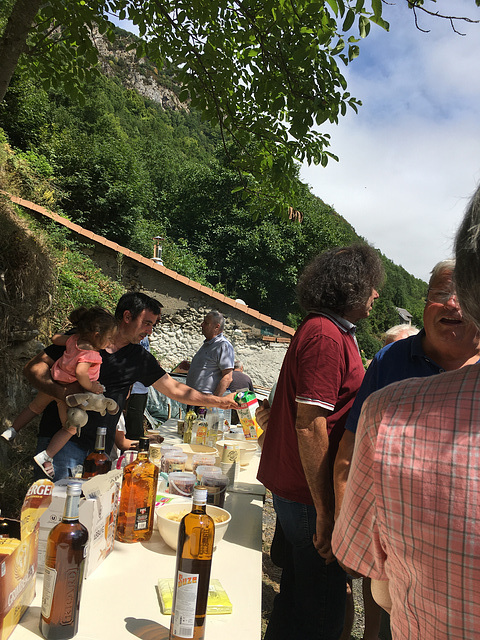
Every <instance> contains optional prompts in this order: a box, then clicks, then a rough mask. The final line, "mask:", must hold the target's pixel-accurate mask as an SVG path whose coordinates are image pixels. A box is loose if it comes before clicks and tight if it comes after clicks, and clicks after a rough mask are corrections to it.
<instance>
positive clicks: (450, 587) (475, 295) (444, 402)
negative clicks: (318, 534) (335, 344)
mask: <svg viewBox="0 0 480 640" xmlns="http://www.w3.org/2000/svg"><path fill="white" fill-rule="evenodd" d="M455 248H456V269H455V285H456V291H457V293H458V296H459V300H460V304H461V306H462V309H463V311H464V312H465V313H466V314H468V315H469V316H470V317H471V318H472V319H473V320H474V321H475V323H476V324H477V326H480V188H479V189H478V190H477V192H476V194H475V196H474V197H473V199H472V201H471V202H470V205H469V207H468V209H467V213H466V215H465V218H464V220H463V222H462V225H461V227H460V229H459V231H458V234H457V239H456V247H455ZM447 293H451V292H446V294H447ZM332 548H333V551H334V553H335V555H336V557H337V559H338V560H339V561H340V562H341V563H342V564H343V565H345V566H346V567H349V568H350V571H351V572H354V573H357V574H360V575H363V576H367V577H370V578H372V593H373V595H374V597H375V599H376V600H377V601H378V602H379V604H381V605H382V606H383V607H384V608H385V609H387V610H388V611H389V612H390V613H391V628H392V635H393V637H394V638H395V639H396V640H415V639H419V640H420V639H421V640H430V639H432V640H455V639H462V640H473V639H474V638H479V637H480V562H479V558H480V365H478V364H475V365H470V366H466V367H463V368H461V369H459V370H457V371H451V372H445V373H442V374H440V375H438V376H433V377H430V378H422V379H420V378H413V379H409V380H405V381H402V382H399V383H395V384H393V385H390V386H388V387H385V388H384V389H382V390H381V391H378V392H376V393H374V394H372V395H371V396H370V397H369V398H368V399H367V400H366V402H365V403H364V405H363V409H362V414H361V417H360V421H359V425H358V430H357V434H356V440H355V452H354V457H353V462H352V470H351V472H350V475H349V479H348V483H347V488H346V492H345V497H344V501H343V504H342V509H341V512H340V516H339V518H338V520H337V523H336V525H335V530H334V534H333V541H332Z"/></svg>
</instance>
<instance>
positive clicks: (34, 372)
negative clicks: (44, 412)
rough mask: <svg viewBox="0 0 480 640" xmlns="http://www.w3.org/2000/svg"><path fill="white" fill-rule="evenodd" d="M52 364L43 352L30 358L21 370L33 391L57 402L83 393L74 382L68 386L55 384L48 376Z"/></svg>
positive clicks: (50, 359) (52, 361)
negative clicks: (56, 399)
mask: <svg viewBox="0 0 480 640" xmlns="http://www.w3.org/2000/svg"><path fill="white" fill-rule="evenodd" d="M54 362H55V361H54V360H52V358H50V357H49V356H47V354H46V353H45V351H42V352H41V353H38V354H37V355H36V356H35V357H34V358H32V359H31V360H30V362H27V364H26V365H25V367H24V369H23V374H24V376H25V377H26V379H27V380H28V381H29V382H30V384H32V385H33V386H34V387H35V389H38V390H39V391H43V392H44V393H46V394H48V395H49V396H52V398H58V399H59V400H65V398H66V396H68V395H70V394H72V393H78V392H81V391H83V389H82V387H81V386H80V385H79V384H78V383H76V382H75V383H73V384H71V385H68V386H64V385H61V384H57V383H56V382H55V381H54V380H53V378H52V376H51V375H50V367H51V366H52V365H53V363H54Z"/></svg>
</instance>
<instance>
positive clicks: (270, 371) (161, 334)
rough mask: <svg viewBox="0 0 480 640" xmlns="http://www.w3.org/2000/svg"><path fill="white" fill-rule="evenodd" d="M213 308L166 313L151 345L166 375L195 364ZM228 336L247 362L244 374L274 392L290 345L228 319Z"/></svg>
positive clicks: (240, 356) (226, 321)
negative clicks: (190, 362)
mask: <svg viewBox="0 0 480 640" xmlns="http://www.w3.org/2000/svg"><path fill="white" fill-rule="evenodd" d="M211 308H212V307H207V306H204V305H201V304H199V305H198V306H197V307H196V308H195V307H194V306H190V307H188V308H185V309H183V310H181V311H177V312H176V313H174V314H168V313H164V314H163V316H162V323H161V325H160V326H159V327H157V328H156V329H155V332H154V334H153V335H152V337H151V339H150V344H151V348H152V350H153V352H154V353H155V356H156V357H157V358H158V359H159V361H160V363H161V364H162V366H163V368H164V369H165V370H166V371H170V370H171V369H173V368H174V367H175V366H176V365H177V364H178V363H179V362H181V361H182V360H191V359H192V358H193V356H194V355H195V353H196V352H197V350H198V349H199V348H200V346H201V345H202V343H203V340H204V337H203V334H202V332H201V328H200V325H201V322H202V320H203V318H204V316H205V314H206V313H207V312H208V311H210V310H211ZM224 333H225V336H226V337H227V338H228V339H229V340H230V342H231V343H232V345H233V348H234V349H235V357H236V358H238V359H239V360H241V361H242V362H243V365H244V371H245V373H247V374H248V375H249V376H250V377H251V378H252V381H253V384H254V385H255V386H259V387H264V388H266V389H270V388H271V386H272V385H273V383H274V382H276V380H277V378H278V374H279V372H280V367H281V366H282V362H283V357H284V355H285V352H286V350H287V348H288V343H285V342H283V343H278V342H274V341H268V339H264V338H263V337H262V336H259V335H258V333H254V332H252V331H251V330H250V329H239V328H238V327H237V325H236V323H235V322H234V321H232V320H231V319H230V318H229V317H228V315H226V316H225V331H224Z"/></svg>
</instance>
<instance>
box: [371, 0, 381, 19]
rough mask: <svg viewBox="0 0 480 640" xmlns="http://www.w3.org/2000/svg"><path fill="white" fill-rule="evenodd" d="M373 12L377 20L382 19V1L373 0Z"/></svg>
mask: <svg viewBox="0 0 480 640" xmlns="http://www.w3.org/2000/svg"><path fill="white" fill-rule="evenodd" d="M372 10H373V15H374V16H375V18H380V17H381V15H382V0H372Z"/></svg>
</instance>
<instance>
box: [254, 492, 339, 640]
mask: <svg viewBox="0 0 480 640" xmlns="http://www.w3.org/2000/svg"><path fill="white" fill-rule="evenodd" d="M273 506H274V507H275V511H276V512H277V518H278V519H279V521H280V524H281V526H282V529H283V532H284V534H285V538H286V541H287V544H286V549H285V558H284V562H283V570H282V578H281V581H280V593H279V594H278V595H277V596H276V597H275V600H274V605H273V611H272V614H271V616H270V621H269V623H268V628H267V631H266V633H265V640H338V638H339V637H340V635H341V633H342V630H343V623H344V619H345V601H346V589H347V587H346V574H345V572H344V571H343V569H342V568H341V567H340V565H339V564H338V563H337V562H336V561H335V562H332V563H330V564H328V565H327V564H326V563H325V560H324V559H323V558H322V557H321V556H319V555H318V552H317V550H316V549H315V547H314V546H313V541H312V539H313V534H314V533H315V529H316V512H315V507H313V506H312V505H306V504H300V503H298V502H292V501H291V500H285V499H284V498H280V497H279V496H277V495H273Z"/></svg>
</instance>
